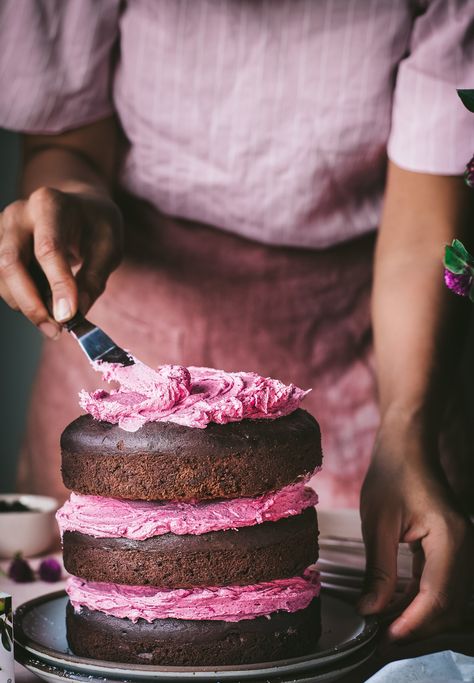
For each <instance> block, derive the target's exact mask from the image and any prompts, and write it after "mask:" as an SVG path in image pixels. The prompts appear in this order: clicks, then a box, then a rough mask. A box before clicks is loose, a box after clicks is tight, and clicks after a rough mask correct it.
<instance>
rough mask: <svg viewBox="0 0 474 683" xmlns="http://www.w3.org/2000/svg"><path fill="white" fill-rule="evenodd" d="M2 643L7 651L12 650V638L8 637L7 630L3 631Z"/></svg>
mask: <svg viewBox="0 0 474 683" xmlns="http://www.w3.org/2000/svg"><path fill="white" fill-rule="evenodd" d="M2 645H3V647H4V648H5V650H6V651H7V652H11V651H12V646H11V642H10V638H9V637H8V634H7V632H6V631H2Z"/></svg>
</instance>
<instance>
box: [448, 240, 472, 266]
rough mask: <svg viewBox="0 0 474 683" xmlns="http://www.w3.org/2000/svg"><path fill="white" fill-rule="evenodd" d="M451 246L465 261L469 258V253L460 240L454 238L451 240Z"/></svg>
mask: <svg viewBox="0 0 474 683" xmlns="http://www.w3.org/2000/svg"><path fill="white" fill-rule="evenodd" d="M451 246H452V248H453V249H454V251H455V252H456V254H457V255H458V256H460V257H461V258H463V259H464V260H465V261H469V259H470V258H471V255H470V253H469V252H468V250H467V249H466V247H465V246H464V244H463V243H462V242H460V241H459V240H456V239H454V240H453V241H452V242H451Z"/></svg>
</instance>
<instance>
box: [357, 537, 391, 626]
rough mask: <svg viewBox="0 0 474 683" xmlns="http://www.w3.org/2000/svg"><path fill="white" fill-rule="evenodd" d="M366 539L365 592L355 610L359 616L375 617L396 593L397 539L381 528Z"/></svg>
mask: <svg viewBox="0 0 474 683" xmlns="http://www.w3.org/2000/svg"><path fill="white" fill-rule="evenodd" d="M365 536H366V538H365V547H366V553H367V561H366V570H365V581H364V593H363V595H362V597H361V599H360V601H359V603H358V609H359V612H360V613H361V614H374V613H376V612H379V611H380V610H382V609H384V608H385V607H386V606H387V605H388V603H389V602H390V600H391V598H392V596H393V594H394V591H395V587H396V583H397V552H398V538H397V537H396V536H395V535H394V534H393V533H390V532H389V531H387V530H386V529H383V528H382V527H381V526H379V527H378V528H377V530H376V532H375V533H371V534H370V535H368V534H365Z"/></svg>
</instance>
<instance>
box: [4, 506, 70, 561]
mask: <svg viewBox="0 0 474 683" xmlns="http://www.w3.org/2000/svg"><path fill="white" fill-rule="evenodd" d="M0 500H4V501H6V502H7V503H13V502H15V501H19V502H20V503H23V505H26V506H27V507H29V508H31V511H24V512H0V557H3V558H11V557H13V556H14V555H15V554H16V553H21V554H22V555H23V556H24V557H32V556H33V555H39V554H40V553H43V552H45V551H46V550H48V549H49V548H50V547H51V546H52V544H53V541H54V540H55V538H56V537H57V536H58V534H59V532H58V527H57V524H56V519H55V517H54V514H55V512H56V510H57V509H58V507H59V503H58V501H57V500H56V499H55V498H50V497H49V496H35V495H30V494H21V493H2V494H0Z"/></svg>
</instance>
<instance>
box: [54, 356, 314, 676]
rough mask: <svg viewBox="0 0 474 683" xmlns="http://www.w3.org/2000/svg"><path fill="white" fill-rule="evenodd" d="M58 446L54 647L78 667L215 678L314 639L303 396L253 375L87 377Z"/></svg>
mask: <svg viewBox="0 0 474 683" xmlns="http://www.w3.org/2000/svg"><path fill="white" fill-rule="evenodd" d="M98 369H99V370H100V371H101V372H103V374H104V376H105V378H106V379H107V380H110V381H112V380H114V381H117V382H118V383H119V384H120V388H119V389H118V390H115V391H112V392H105V391H98V392H95V393H93V394H86V393H84V392H83V393H82V395H81V405H82V406H83V408H84V409H85V410H86V412H87V413H88V414H87V415H83V416H81V417H79V418H78V419H77V420H75V421H74V422H72V423H71V424H70V425H69V426H68V427H67V428H66V430H65V431H64V433H63V435H62V440H61V446H62V471H63V479H64V483H65V485H66V486H67V487H68V488H70V489H72V491H73V493H72V494H71V497H70V500H69V501H68V502H67V503H66V504H65V505H64V506H63V507H62V508H61V510H60V511H59V512H58V522H59V525H60V528H61V533H62V537H63V550H64V563H65V567H66V569H67V570H68V571H69V572H70V573H71V574H73V577H72V578H71V579H70V580H69V581H68V586H67V592H68V595H69V600H70V602H69V605H68V610H67V634H68V640H69V644H70V647H71V649H72V650H73V651H74V652H75V653H76V654H78V655H82V656H87V657H94V658H98V659H105V660H110V661H119V662H133V663H142V664H160V665H174V666H218V665H232V664H244V663H254V662H259V661H273V660H278V659H283V658H288V657H294V656H300V655H303V654H307V653H308V652H310V651H311V650H312V649H313V648H314V647H315V645H316V643H317V640H318V638H319V635H320V608H319V588H320V586H319V579H318V575H317V573H316V572H315V570H314V567H313V566H312V565H314V563H315V562H316V560H317V557H318V544H317V537H318V527H317V517H316V512H315V509H314V505H315V504H316V502H317V496H316V494H315V493H314V491H313V490H312V489H311V488H309V487H308V486H307V485H306V484H307V481H308V479H309V478H310V477H311V476H312V475H313V474H314V473H315V471H317V470H318V468H319V467H320V465H321V458H322V455H321V445H320V432H319V427H318V424H317V422H316V420H315V419H314V418H313V417H311V416H310V415H309V414H308V413H307V412H305V411H304V410H302V409H301V408H299V404H300V402H301V400H302V398H303V397H304V394H305V392H303V391H301V390H300V389H298V388H297V387H295V386H293V385H288V386H287V385H284V384H282V383H280V382H278V381H277V380H271V379H268V378H262V377H259V376H258V375H255V374H253V373H224V372H221V371H217V370H211V369H207V368H189V369H186V368H181V367H175V366H165V367H163V368H160V369H159V370H158V371H154V370H151V369H150V368H148V367H146V366H144V365H143V364H141V363H138V362H137V363H136V364H135V365H133V366H129V367H127V368H124V367H121V366H110V365H108V366H106V365H105V364H104V365H102V366H98Z"/></svg>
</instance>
